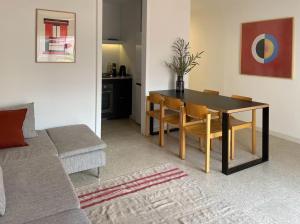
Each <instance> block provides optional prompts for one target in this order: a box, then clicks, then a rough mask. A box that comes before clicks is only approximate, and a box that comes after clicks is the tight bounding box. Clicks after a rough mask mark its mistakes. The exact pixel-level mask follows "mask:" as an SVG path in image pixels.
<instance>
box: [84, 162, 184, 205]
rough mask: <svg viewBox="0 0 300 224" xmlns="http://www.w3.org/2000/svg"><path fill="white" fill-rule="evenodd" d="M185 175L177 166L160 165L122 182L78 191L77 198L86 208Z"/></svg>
mask: <svg viewBox="0 0 300 224" xmlns="http://www.w3.org/2000/svg"><path fill="white" fill-rule="evenodd" d="M186 176H187V174H186V173H185V172H184V171H182V170H180V169H179V168H171V167H168V166H165V167H161V170H160V169H158V170H157V169H154V170H153V171H152V172H151V173H148V172H147V173H145V174H144V175H143V174H142V175H141V177H140V176H137V175H134V176H132V177H129V178H128V179H129V180H124V182H123V180H122V181H121V182H120V183H117V184H115V183H113V184H112V185H111V186H110V185H108V186H104V187H102V186H99V187H95V188H91V189H90V190H87V191H86V192H83V193H79V195H78V198H79V200H80V205H81V208H82V209H86V208H89V207H92V206H96V205H100V204H102V203H104V202H108V201H111V200H114V199H117V198H119V197H123V196H126V195H129V194H133V193H136V192H138V191H142V190H145V189H147V188H150V187H153V186H157V185H160V184H165V183H167V182H170V181H174V180H177V179H181V178H183V177H186Z"/></svg>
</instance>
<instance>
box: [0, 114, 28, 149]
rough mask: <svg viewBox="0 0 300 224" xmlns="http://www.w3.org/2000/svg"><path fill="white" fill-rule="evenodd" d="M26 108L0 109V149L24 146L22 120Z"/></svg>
mask: <svg viewBox="0 0 300 224" xmlns="http://www.w3.org/2000/svg"><path fill="white" fill-rule="evenodd" d="M26 112H27V109H21V110H6V111H0V149H4V148H11V147H21V146H26V145H27V144H26V142H25V140H24V136H23V130H22V127H23V122H24V120H25V116H26Z"/></svg>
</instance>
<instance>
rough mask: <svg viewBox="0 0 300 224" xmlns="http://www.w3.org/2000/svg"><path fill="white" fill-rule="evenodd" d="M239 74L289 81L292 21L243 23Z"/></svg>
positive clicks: (291, 54) (277, 20)
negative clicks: (287, 79) (286, 79)
mask: <svg viewBox="0 0 300 224" xmlns="http://www.w3.org/2000/svg"><path fill="white" fill-rule="evenodd" d="M241 41H242V43H241V74H247V75H257V76H266V77H278V78H289V79H291V78H292V73H293V72H292V70H293V65H292V64H293V18H284V19H276V20H266V21H259V22H250V23H243V24H242V39H241Z"/></svg>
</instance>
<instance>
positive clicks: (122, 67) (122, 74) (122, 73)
mask: <svg viewBox="0 0 300 224" xmlns="http://www.w3.org/2000/svg"><path fill="white" fill-rule="evenodd" d="M126 75H127V73H126V66H125V65H121V66H120V70H119V76H122V77H124V76H126Z"/></svg>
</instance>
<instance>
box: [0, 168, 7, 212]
mask: <svg viewBox="0 0 300 224" xmlns="http://www.w3.org/2000/svg"><path fill="white" fill-rule="evenodd" d="M5 207H6V199H5V189H4V183H3V170H2V167H1V166H0V215H1V216H3V215H4V213H5Z"/></svg>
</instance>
